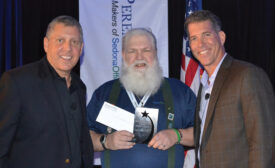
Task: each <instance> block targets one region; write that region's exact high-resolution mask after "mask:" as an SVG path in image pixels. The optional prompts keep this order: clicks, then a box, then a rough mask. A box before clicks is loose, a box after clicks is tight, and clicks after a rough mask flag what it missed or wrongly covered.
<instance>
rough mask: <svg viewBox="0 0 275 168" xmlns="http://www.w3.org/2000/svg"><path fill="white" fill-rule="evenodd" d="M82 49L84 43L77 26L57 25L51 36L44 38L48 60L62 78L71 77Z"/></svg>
mask: <svg viewBox="0 0 275 168" xmlns="http://www.w3.org/2000/svg"><path fill="white" fill-rule="evenodd" d="M82 48H83V43H82V40H81V36H80V33H79V30H78V28H77V27H76V26H65V25H64V24H63V23H57V24H55V26H54V27H53V29H52V30H51V32H50V33H49V35H48V36H47V37H45V38H44V50H45V52H46V54H47V59H48V61H49V63H50V64H51V66H52V67H53V68H54V69H55V71H56V72H57V73H58V74H59V75H60V76H61V77H66V76H68V75H70V72H71V70H72V69H73V67H74V66H75V65H76V64H77V62H78V60H79V57H80V55H81V53H82Z"/></svg>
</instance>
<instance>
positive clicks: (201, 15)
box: [184, 10, 222, 36]
mask: <svg viewBox="0 0 275 168" xmlns="http://www.w3.org/2000/svg"><path fill="white" fill-rule="evenodd" d="M207 20H209V21H210V22H211V23H212V26H213V28H214V29H215V31H216V32H219V31H221V28H222V23H221V20H220V18H219V17H218V16H216V15H215V14H214V13H212V12H210V11H208V10H199V11H195V12H193V13H192V14H191V15H189V16H188V17H187V18H186V20H185V23H184V29H185V31H186V33H187V35H188V36H189V31H188V25H189V24H190V23H196V22H202V21H207Z"/></svg>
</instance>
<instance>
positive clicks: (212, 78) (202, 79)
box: [201, 53, 227, 87]
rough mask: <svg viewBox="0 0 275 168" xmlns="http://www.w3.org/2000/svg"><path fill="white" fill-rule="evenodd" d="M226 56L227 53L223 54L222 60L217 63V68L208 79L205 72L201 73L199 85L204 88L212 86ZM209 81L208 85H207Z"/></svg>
mask: <svg viewBox="0 0 275 168" xmlns="http://www.w3.org/2000/svg"><path fill="white" fill-rule="evenodd" d="M226 56H227V53H225V54H224V56H223V58H222V59H221V61H220V62H219V64H218V66H217V67H216V68H215V71H214V72H213V74H212V75H211V76H210V78H209V77H208V74H207V72H206V71H203V74H202V77H201V84H202V85H203V86H204V87H211V86H212V85H213V84H214V81H215V79H216V76H217V73H218V71H219V69H220V66H221V64H222V62H223V60H224V58H225V57H226ZM208 81H209V83H208Z"/></svg>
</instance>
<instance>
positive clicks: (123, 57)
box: [121, 51, 125, 61]
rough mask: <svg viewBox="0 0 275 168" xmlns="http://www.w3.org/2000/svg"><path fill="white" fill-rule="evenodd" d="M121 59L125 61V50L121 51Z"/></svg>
mask: <svg viewBox="0 0 275 168" xmlns="http://www.w3.org/2000/svg"><path fill="white" fill-rule="evenodd" d="M121 55H122V59H123V60H124V61H125V51H121Z"/></svg>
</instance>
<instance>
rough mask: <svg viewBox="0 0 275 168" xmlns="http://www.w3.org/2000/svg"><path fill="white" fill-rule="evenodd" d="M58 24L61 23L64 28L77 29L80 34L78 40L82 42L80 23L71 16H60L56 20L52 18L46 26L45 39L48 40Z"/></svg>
mask: <svg viewBox="0 0 275 168" xmlns="http://www.w3.org/2000/svg"><path fill="white" fill-rule="evenodd" d="M58 23H62V24H64V25H65V26H72V27H73V26H75V27H77V28H78V31H79V34H80V40H81V42H83V31H82V27H81V25H80V23H79V22H78V21H77V20H76V19H75V18H73V17H71V16H66V15H62V16H58V17H56V18H54V19H53V20H52V21H51V22H50V23H49V25H48V28H47V32H46V37H48V38H49V35H50V34H51V32H52V30H53V28H54V26H55V25H56V24H58Z"/></svg>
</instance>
